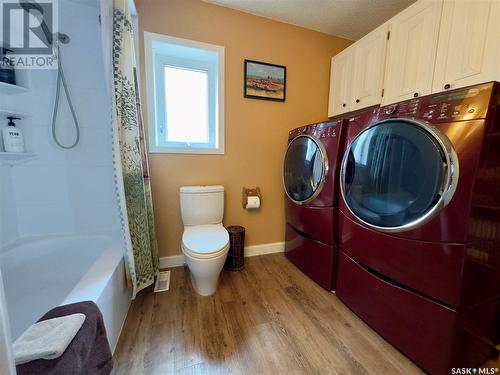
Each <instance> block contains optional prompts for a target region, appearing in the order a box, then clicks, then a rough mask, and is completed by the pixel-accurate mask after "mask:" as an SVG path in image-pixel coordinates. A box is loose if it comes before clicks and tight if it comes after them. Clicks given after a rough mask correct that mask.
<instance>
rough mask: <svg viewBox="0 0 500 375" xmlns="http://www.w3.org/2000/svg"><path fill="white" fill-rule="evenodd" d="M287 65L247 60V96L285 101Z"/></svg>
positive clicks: (245, 91) (245, 84)
mask: <svg viewBox="0 0 500 375" xmlns="http://www.w3.org/2000/svg"><path fill="white" fill-rule="evenodd" d="M285 92H286V66H282V65H274V64H268V63H264V62H260V61H253V60H245V82H244V95H245V98H253V99H264V100H276V101H280V102H284V101H285Z"/></svg>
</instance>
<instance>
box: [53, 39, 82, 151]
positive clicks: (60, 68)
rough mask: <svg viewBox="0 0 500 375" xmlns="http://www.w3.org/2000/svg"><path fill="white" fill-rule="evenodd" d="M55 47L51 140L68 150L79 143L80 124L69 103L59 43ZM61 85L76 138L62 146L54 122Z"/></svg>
mask: <svg viewBox="0 0 500 375" xmlns="http://www.w3.org/2000/svg"><path fill="white" fill-rule="evenodd" d="M56 45H57V83H56V99H55V103H54V112H53V113H52V138H54V142H56V144H57V145H58V146H59V147H61V148H64V149H66V150H70V149H72V148H75V147H76V146H77V145H78V142H80V124H79V123H78V118H77V117H76V113H75V108H74V107H73V103H72V102H71V96H70V94H69V90H68V84H67V83H66V77H65V76H64V69H63V65H62V54H61V48H60V46H59V43H57V44H56ZM61 83H62V86H63V88H64V92H65V94H66V98H67V100H68V105H69V109H70V111H71V116H72V117H73V123H74V125H75V132H76V137H75V141H74V142H73V143H72V144H71V145H69V146H68V145H63V144H62V143H61V142H60V141H59V139H58V138H57V132H56V122H57V111H58V109H59V99H60V96H61Z"/></svg>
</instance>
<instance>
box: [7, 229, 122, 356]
mask: <svg viewBox="0 0 500 375" xmlns="http://www.w3.org/2000/svg"><path fill="white" fill-rule="evenodd" d="M123 262H124V260H123V251H122V250H121V248H120V246H119V241H117V240H113V238H112V237H109V236H105V235H86V236H57V237H56V236H52V237H44V238H38V239H31V240H22V241H19V242H18V243H16V244H15V245H13V246H9V247H7V248H4V249H2V251H1V253H0V266H1V267H2V275H3V279H4V287H5V297H6V301H7V311H8V314H9V320H10V326H11V332H12V337H13V339H15V338H17V337H18V336H19V335H20V334H21V333H22V332H23V331H24V330H25V329H26V328H27V327H29V325H30V324H32V323H34V322H35V321H37V320H38V319H39V318H40V317H41V316H42V315H43V314H44V313H46V312H47V311H48V310H50V309H52V308H54V307H56V306H58V305H65V304H68V303H73V302H79V301H88V300H90V301H94V302H95V303H96V304H97V305H98V306H99V308H100V310H101V312H102V314H103V317H104V324H105V326H106V331H107V334H108V340H109V343H110V345H111V348H112V350H113V351H114V349H115V346H116V343H117V341H118V336H119V334H120V330H121V327H122V325H123V322H124V320H125V317H126V315H127V310H128V307H129V304H130V297H131V291H130V290H129V289H127V288H126V286H125V269H124V263H123Z"/></svg>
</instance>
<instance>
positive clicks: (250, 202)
mask: <svg viewBox="0 0 500 375" xmlns="http://www.w3.org/2000/svg"><path fill="white" fill-rule="evenodd" d="M259 207H260V198H259V197H247V209H253V208H259Z"/></svg>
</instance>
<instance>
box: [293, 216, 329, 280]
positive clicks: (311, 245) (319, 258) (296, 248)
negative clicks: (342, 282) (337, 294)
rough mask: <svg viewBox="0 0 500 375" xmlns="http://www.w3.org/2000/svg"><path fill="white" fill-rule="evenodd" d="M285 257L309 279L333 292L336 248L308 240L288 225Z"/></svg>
mask: <svg viewBox="0 0 500 375" xmlns="http://www.w3.org/2000/svg"><path fill="white" fill-rule="evenodd" d="M285 256H286V257H287V258H288V259H289V260H290V261H291V262H292V263H293V264H295V266H297V268H298V269H300V270H301V271H302V272H304V273H305V274H306V275H307V276H309V278H311V279H312V280H314V281H315V282H316V283H318V284H319V285H320V286H321V287H323V288H325V289H326V290H333V288H334V285H333V281H334V277H333V273H334V270H335V258H336V256H335V248H334V247H333V246H332V245H327V244H324V243H322V242H319V241H315V240H312V239H310V238H307V237H305V236H303V235H302V234H300V233H299V232H297V231H296V230H295V229H294V228H292V227H291V226H290V225H288V224H287V225H286V233H285Z"/></svg>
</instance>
